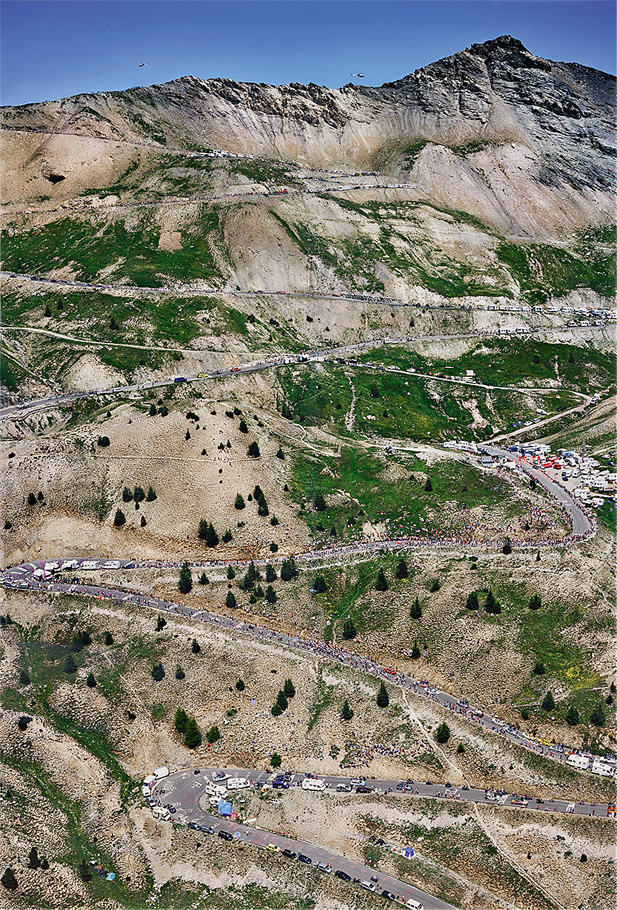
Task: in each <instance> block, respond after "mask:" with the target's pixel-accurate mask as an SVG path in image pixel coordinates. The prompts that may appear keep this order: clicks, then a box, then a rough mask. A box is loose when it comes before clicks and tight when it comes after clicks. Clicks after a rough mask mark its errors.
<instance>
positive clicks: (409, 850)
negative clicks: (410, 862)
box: [403, 847, 415, 859]
mask: <svg viewBox="0 0 617 910" xmlns="http://www.w3.org/2000/svg"><path fill="white" fill-rule="evenodd" d="M414 855H415V850H414V848H413V847H403V856H404V857H405V859H411V858H412V857H413V856H414Z"/></svg>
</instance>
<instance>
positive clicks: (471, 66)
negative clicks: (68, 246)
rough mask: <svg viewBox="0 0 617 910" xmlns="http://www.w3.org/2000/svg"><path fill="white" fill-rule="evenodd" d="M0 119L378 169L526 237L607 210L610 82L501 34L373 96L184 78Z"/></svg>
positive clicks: (357, 89)
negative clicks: (552, 58)
mask: <svg viewBox="0 0 617 910" xmlns="http://www.w3.org/2000/svg"><path fill="white" fill-rule="evenodd" d="M3 115H4V123H5V125H6V126H10V127H13V128H20V127H22V128H28V129H36V130H45V131H50V132H56V131H61V132H65V133H77V134H80V135H84V136H92V137H95V136H96V137H104V138H108V139H119V140H129V141H136V142H143V141H147V142H150V143H155V144H158V145H160V146H166V147H178V146H181V147H185V148H204V147H210V148H211V147H216V148H221V149H225V150H227V151H230V152H234V153H245V154H246V153H249V154H253V155H263V156H267V157H271V158H281V159H287V160H294V161H298V162H304V163H307V164H311V165H314V166H323V165H326V164H327V165H329V166H332V165H336V166H352V167H362V168H374V167H377V168H379V169H380V170H385V171H388V172H390V173H392V174H393V175H395V176H398V177H404V178H405V179H411V180H413V181H414V182H417V183H419V184H421V185H422V186H423V187H424V188H425V189H426V190H427V191H429V192H430V193H431V195H433V196H434V197H435V198H436V199H437V200H438V201H441V202H442V203H443V204H445V205H449V206H451V207H456V208H458V209H462V210H464V211H468V212H471V213H472V214H475V215H478V216H481V217H482V218H484V219H485V220H486V221H488V222H489V223H490V224H492V225H493V226H495V227H497V228H499V229H500V230H505V231H510V232H514V233H520V234H525V235H537V236H543V235H552V234H554V233H556V232H558V231H560V230H563V229H565V230H568V229H569V228H570V227H576V226H580V225H581V224H584V223H588V222H592V221H596V220H598V219H601V220H604V219H605V218H606V217H610V215H611V213H612V211H613V205H614V202H613V188H614V177H615V155H616V153H617V150H616V143H615V129H614V122H615V78H614V77H613V76H610V75H608V74H606V73H602V72H599V71H598V70H595V69H591V68H589V67H585V66H581V65H579V64H576V63H558V62H554V61H550V60H544V59H543V58H541V57H536V56H534V55H533V54H532V53H531V52H530V51H529V50H527V48H525V47H524V45H523V44H521V42H520V41H518V40H517V39H516V38H513V37H511V36H509V35H504V36H501V37H499V38H495V39H493V40H490V41H486V42H485V43H483V44H473V45H472V46H471V47H469V48H466V49H465V50H463V51H460V52H458V53H456V54H454V55H452V56H450V57H445V58H444V59H442V60H438V61H436V62H435V63H431V64H429V65H428V66H425V67H422V68H421V69H418V70H416V71H415V72H413V73H411V74H409V75H407V76H405V77H403V78H402V79H400V80H398V81H396V82H390V83H386V84H384V85H382V86H380V87H376V88H371V87H368V86H356V85H345V86H343V87H342V88H340V89H329V88H325V87H322V86H318V85H314V84H309V85H301V84H299V83H293V84H291V85H280V86H271V85H265V84H255V83H242V82H234V81H232V80H229V79H223V78H215V79H208V80H205V81H204V80H202V79H198V78H196V77H194V76H185V77H182V78H180V79H176V80H174V81H172V82H168V83H165V84H163V85H153V86H150V87H146V88H132V89H129V90H127V91H123V92H102V93H98V94H89V95H77V96H75V97H72V98H66V99H63V100H60V101H55V102H46V103H43V104H33V105H24V106H21V107H16V108H4V109H3Z"/></svg>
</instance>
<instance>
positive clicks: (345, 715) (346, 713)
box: [341, 699, 353, 720]
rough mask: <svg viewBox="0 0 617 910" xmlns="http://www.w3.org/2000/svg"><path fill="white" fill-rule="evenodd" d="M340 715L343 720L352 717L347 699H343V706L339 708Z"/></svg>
mask: <svg viewBox="0 0 617 910" xmlns="http://www.w3.org/2000/svg"><path fill="white" fill-rule="evenodd" d="M341 717H342V719H343V720H351V718H352V717H353V711H352V710H351V708H350V707H349V702H348V701H347V699H345V703H344V704H343V707H342V709H341Z"/></svg>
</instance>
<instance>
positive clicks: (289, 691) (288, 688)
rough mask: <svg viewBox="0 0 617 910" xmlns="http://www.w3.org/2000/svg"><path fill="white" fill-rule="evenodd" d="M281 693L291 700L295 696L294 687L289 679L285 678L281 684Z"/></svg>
mask: <svg viewBox="0 0 617 910" xmlns="http://www.w3.org/2000/svg"><path fill="white" fill-rule="evenodd" d="M283 692H284V694H285V695H286V696H287V698H293V697H294V695H295V694H296V687H295V686H294V684H293V683H292V681H291V680H290V679H289V678H287V679H286V680H285V682H284V683H283Z"/></svg>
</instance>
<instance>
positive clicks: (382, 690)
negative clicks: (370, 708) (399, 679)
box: [377, 683, 390, 708]
mask: <svg viewBox="0 0 617 910" xmlns="http://www.w3.org/2000/svg"><path fill="white" fill-rule="evenodd" d="M377 704H378V705H379V707H380V708H387V707H388V705H389V704H390V696H389V695H388V690H387V689H386V687H385V685H384V683H382V684H381V685H380V687H379V692H378V693H377Z"/></svg>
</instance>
